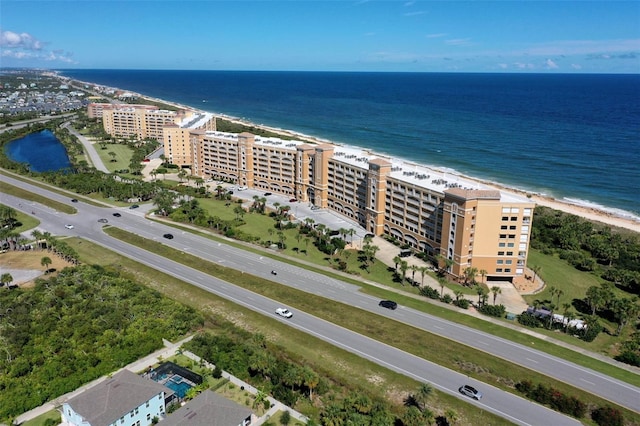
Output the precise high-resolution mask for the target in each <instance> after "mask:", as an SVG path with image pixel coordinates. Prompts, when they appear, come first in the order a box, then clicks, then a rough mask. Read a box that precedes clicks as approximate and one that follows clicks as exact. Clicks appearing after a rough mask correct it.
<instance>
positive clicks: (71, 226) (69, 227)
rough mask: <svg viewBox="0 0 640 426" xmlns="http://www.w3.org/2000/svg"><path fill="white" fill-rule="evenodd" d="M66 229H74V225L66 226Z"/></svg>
mask: <svg viewBox="0 0 640 426" xmlns="http://www.w3.org/2000/svg"><path fill="white" fill-rule="evenodd" d="M64 227H65V228H67V229H73V225H65V226H64Z"/></svg>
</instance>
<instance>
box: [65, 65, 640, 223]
mask: <svg viewBox="0 0 640 426" xmlns="http://www.w3.org/2000/svg"><path fill="white" fill-rule="evenodd" d="M59 71H60V73H61V74H62V75H64V76H67V77H71V78H74V79H78V80H81V81H85V82H93V83H98V84H102V85H105V86H109V87H115V88H120V89H123V90H130V91H133V92H137V93H140V94H142V95H145V96H150V97H154V98H160V99H164V100H166V101H170V102H175V103H179V104H183V105H187V106H190V107H193V108H196V109H199V110H203V111H208V112H213V113H221V114H225V115H228V116H232V117H236V118H240V119H244V120H247V121H250V122H252V123H255V124H258V125H260V124H262V125H266V126H270V127H275V128H281V129H287V130H291V131H294V132H298V133H301V134H305V135H309V136H313V137H316V138H320V139H326V140H329V141H331V142H333V143H338V144H345V145H352V146H357V147H361V148H366V149H369V150H371V151H374V152H378V153H382V154H386V155H391V156H394V157H399V158H404V159H407V160H410V161H414V162H417V163H420V164H424V165H427V166H432V167H436V168H439V169H446V170H450V171H452V172H457V173H460V174H463V175H467V176H471V177H475V178H479V179H482V180H486V181H490V182H495V183H499V184H502V185H505V186H508V187H512V188H516V189H521V190H525V191H529V192H534V193H538V194H541V195H547V196H550V197H554V198H557V199H563V200H565V201H569V202H573V203H575V204H580V205H585V206H591V207H596V208H600V209H603V210H607V211H610V212H612V213H615V214H618V215H621V216H627V217H635V218H637V219H640V205H639V203H638V201H639V197H638V193H639V192H640V167H639V164H640V75H601V74H458V73H361V72H358V73H355V72H258V71H255V72H254V71H235V72H234V71H147V70H59Z"/></svg>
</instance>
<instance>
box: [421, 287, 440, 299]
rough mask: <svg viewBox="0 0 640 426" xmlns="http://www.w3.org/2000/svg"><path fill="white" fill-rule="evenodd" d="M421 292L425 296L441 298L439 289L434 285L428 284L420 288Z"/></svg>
mask: <svg viewBox="0 0 640 426" xmlns="http://www.w3.org/2000/svg"><path fill="white" fill-rule="evenodd" d="M420 294H421V295H423V296H424V297H428V298H429V299H440V293H438V290H436V289H435V288H433V287H429V286H428V285H426V286H424V287H422V288H421V289H420Z"/></svg>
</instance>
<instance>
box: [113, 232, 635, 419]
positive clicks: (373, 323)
mask: <svg viewBox="0 0 640 426" xmlns="http://www.w3.org/2000/svg"><path fill="white" fill-rule="evenodd" d="M105 231H106V232H107V233H108V234H110V235H112V236H114V237H116V238H119V239H121V240H123V241H126V242H128V243H130V244H133V245H136V246H138V247H141V248H144V249H145V250H148V251H150V252H153V253H155V254H158V255H160V256H163V257H167V258H170V259H172V260H174V261H176V262H179V263H181V264H183V265H186V266H188V267H191V268H193V269H196V270H199V271H201V272H203V273H206V274H209V275H211V276H214V277H217V278H221V279H224V280H225V281H227V282H230V283H232V284H234V285H237V286H240V287H243V288H246V289H248V290H251V291H253V292H255V293H259V294H262V295H264V296H266V297H270V298H273V299H276V300H279V301H281V302H283V303H285V304H287V305H289V306H291V307H294V308H296V309H300V310H303V311H305V312H308V313H310V314H313V315H315V316H317V317H319V318H323V319H325V320H327V321H331V322H333V323H335V324H338V325H340V326H342V327H345V328H347V329H349V330H352V331H355V332H357V333H360V334H363V335H365V336H368V337H371V338H374V339H376V340H378V341H381V342H384V343H386V344H389V345H392V346H394V347H397V348H399V349H402V350H404V351H406V352H409V353H412V354H414V355H416V356H419V357H421V358H424V359H426V360H429V361H432V362H435V363H437V364H439V365H442V366H444V367H447V368H450V369H452V370H456V371H459V372H461V373H463V374H467V375H469V376H472V377H475V378H477V379H479V380H482V381H484V382H486V383H489V384H491V385H494V386H496V387H499V388H501V389H503V390H506V391H509V392H512V393H516V392H515V389H514V387H513V386H514V385H515V384H516V383H518V382H520V381H522V380H525V379H527V380H531V381H533V382H535V383H538V382H539V383H544V384H546V385H547V386H552V387H554V388H556V389H558V390H560V391H562V392H565V393H567V394H569V395H573V396H575V397H577V398H579V399H580V400H582V401H584V402H585V403H587V404H591V405H593V406H604V405H614V404H611V403H610V402H609V401H606V400H604V399H602V398H599V397H597V396H595V395H592V394H590V393H588V392H585V391H583V390H581V389H578V388H575V387H573V386H571V385H568V384H566V383H563V382H560V381H558V380H556V379H554V378H551V377H548V376H545V375H543V374H540V373H538V372H536V371H533V370H529V369H527V368H524V367H521V366H519V365H516V364H513V363H511V362H508V361H505V360H502V359H500V358H497V357H494V356H492V355H489V354H487V353H484V352H482V351H479V350H476V349H473V348H470V347H468V346H466V345H463V344H460V343H457V342H454V341H451V340H449V339H446V338H443V337H440V336H437V335H434V334H431V333H428V332H426V331H423V330H419V329H416V328H414V327H412V326H409V325H406V324H402V323H399V322H396V321H393V320H390V319H388V318H385V317H382V316H380V315H376V314H374V313H371V312H368V311H364V310H360V309H356V308H353V307H350V306H346V305H343V304H340V303H337V302H335V301H333V300H328V299H325V298H323V297H319V296H315V295H312V294H309V293H305V292H302V291H299V290H296V289H293V288H291V287H287V286H284V285H280V284H277V283H275V282H271V281H268V280H265V279H262V278H258V277H255V276H252V275H250V274H246V273H241V272H240V271H236V270H234V269H230V268H226V267H224V266H220V265H217V264H213V263H210V262H203V261H202V259H201V258H198V257H195V256H193V255H190V254H186V253H184V252H180V251H178V250H174V249H172V248H170V247H168V246H166V245H164V244H162V243H158V242H153V241H149V240H147V239H144V238H141V237H139V236H136V235H134V234H131V233H129V232H126V231H123V230H121V229H118V228H107V229H105ZM417 302H418V301H416V303H417ZM427 379H428V378H427ZM618 408H619V409H620V410H621V411H622V412H623V413H624V415H625V417H626V418H627V419H633V421H634V422H636V423H640V414H638V413H635V412H633V411H631V410H627V409H625V408H623V407H618Z"/></svg>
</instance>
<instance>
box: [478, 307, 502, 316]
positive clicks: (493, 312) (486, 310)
mask: <svg viewBox="0 0 640 426" xmlns="http://www.w3.org/2000/svg"><path fill="white" fill-rule="evenodd" d="M478 311H479V312H480V313H483V314H485V315H488V316H490V317H497V318H502V317H504V316H505V315H506V314H507V308H505V307H504V305H486V304H485V305H482V306H481V307H480V309H478Z"/></svg>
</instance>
